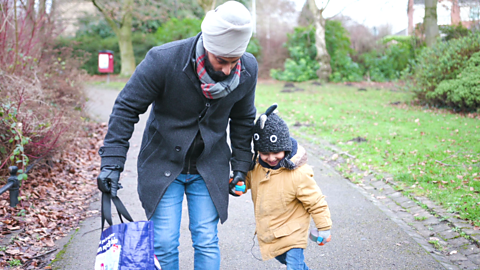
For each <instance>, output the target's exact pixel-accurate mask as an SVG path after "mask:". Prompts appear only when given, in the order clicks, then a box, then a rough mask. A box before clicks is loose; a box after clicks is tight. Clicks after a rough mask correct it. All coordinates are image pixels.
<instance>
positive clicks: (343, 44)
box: [325, 20, 363, 82]
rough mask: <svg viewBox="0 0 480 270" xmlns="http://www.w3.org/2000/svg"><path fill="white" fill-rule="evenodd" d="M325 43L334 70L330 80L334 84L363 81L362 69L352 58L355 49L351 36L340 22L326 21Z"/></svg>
mask: <svg viewBox="0 0 480 270" xmlns="http://www.w3.org/2000/svg"><path fill="white" fill-rule="evenodd" d="M325 43H326V45H327V51H328V54H329V55H330V66H331V68H332V74H331V76H330V80H332V81H334V82H344V81H361V80H362V79H363V78H362V72H361V69H360V67H359V65H358V64H357V63H355V62H353V60H352V58H351V57H350V55H351V53H353V49H352V48H351V47H350V46H351V42H350V37H349V34H348V32H347V30H346V29H345V28H343V26H342V23H341V22H340V21H333V20H327V21H326V23H325Z"/></svg>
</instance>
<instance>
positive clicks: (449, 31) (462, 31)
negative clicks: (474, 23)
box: [438, 24, 470, 41]
mask: <svg viewBox="0 0 480 270" xmlns="http://www.w3.org/2000/svg"><path fill="white" fill-rule="evenodd" d="M438 28H439V30H440V32H441V33H442V34H444V35H445V36H444V37H443V39H444V40H446V41H448V40H451V39H456V38H461V37H465V36H468V34H469V33H470V30H468V28H466V27H465V26H463V25H462V24H458V25H439V26H438Z"/></svg>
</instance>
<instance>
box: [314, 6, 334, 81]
mask: <svg viewBox="0 0 480 270" xmlns="http://www.w3.org/2000/svg"><path fill="white" fill-rule="evenodd" d="M329 2H330V0H327V3H326V4H324V5H322V6H320V7H319V6H318V5H317V4H316V3H315V0H308V5H309V8H310V10H311V12H312V13H313V20H314V25H315V47H316V48H317V57H316V60H317V61H318V63H319V64H320V68H319V69H318V70H317V76H318V78H319V79H320V80H321V81H328V78H329V77H330V74H331V73H332V68H331V67H330V55H329V54H328V51H327V44H326V42H325V18H324V17H323V11H324V10H325V8H326V7H327V5H328V3H329ZM322 4H323V1H322Z"/></svg>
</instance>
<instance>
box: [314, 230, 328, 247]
mask: <svg viewBox="0 0 480 270" xmlns="http://www.w3.org/2000/svg"><path fill="white" fill-rule="evenodd" d="M331 238H332V236H331V235H330V230H326V231H320V230H318V236H317V244H318V245H319V246H323V245H325V244H326V243H328V242H330V239H331Z"/></svg>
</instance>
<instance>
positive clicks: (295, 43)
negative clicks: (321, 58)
mask: <svg viewBox="0 0 480 270" xmlns="http://www.w3.org/2000/svg"><path fill="white" fill-rule="evenodd" d="M284 46H285V47H287V49H288V52H289V55H290V58H288V59H287V60H286V61H285V64H284V71H280V70H278V69H272V70H270V76H272V78H274V79H276V80H281V81H293V82H301V81H307V80H311V79H315V78H318V77H317V75H316V71H317V69H319V68H320V65H319V64H318V62H317V61H316V60H315V57H316V55H317V49H316V47H315V28H314V27H313V26H308V27H296V28H295V29H294V32H293V33H291V34H287V43H285V45H284Z"/></svg>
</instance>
